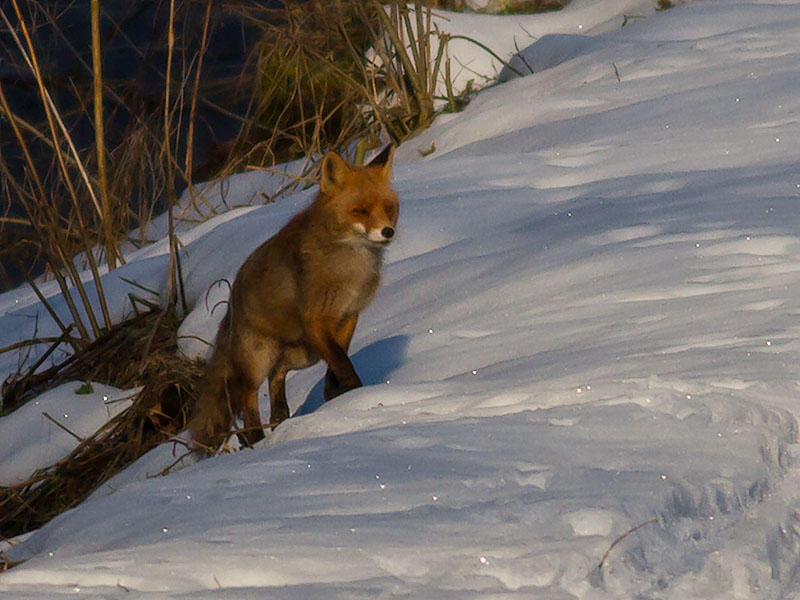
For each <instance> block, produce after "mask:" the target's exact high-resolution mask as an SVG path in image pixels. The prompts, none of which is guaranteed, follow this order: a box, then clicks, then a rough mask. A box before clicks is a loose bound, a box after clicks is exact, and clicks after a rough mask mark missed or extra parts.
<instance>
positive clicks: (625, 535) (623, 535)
mask: <svg viewBox="0 0 800 600" xmlns="http://www.w3.org/2000/svg"><path fill="white" fill-rule="evenodd" d="M653 523H658V519H650V520H649V521H645V522H644V523H640V524H639V525H637V526H636V527H633V528H631V529H629V530H628V531H626V532H625V533H623V534H622V535H621V536H619V537H618V538H617V539H615V540H614V541H613V542H611V545H610V546H609V547H608V550H606V553H605V554H603V558H601V559H600V564H599V565H597V568H598V569H602V568H603V565H604V564H605V562H606V559H607V558H608V555H609V554H611V551H612V550H613V549H614V546H616V545H617V544H619V543H620V542H621V541H622V540H624V539H625V538H626V537H628V536H629V535H630V534H632V533H634V532H636V531H639V530H640V529H641V528H642V527H644V526H645V525H651V524H653Z"/></svg>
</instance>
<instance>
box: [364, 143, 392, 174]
mask: <svg viewBox="0 0 800 600" xmlns="http://www.w3.org/2000/svg"><path fill="white" fill-rule="evenodd" d="M393 158H394V144H389V145H388V146H386V147H385V148H384V149H383V150H381V151H380V153H379V154H378V155H377V156H375V157H374V158H373V159H372V160H371V161H369V164H368V165H367V166H368V167H383V168H382V169H381V175H383V177H384V179H386V181H389V180H390V179H391V178H392V159H393Z"/></svg>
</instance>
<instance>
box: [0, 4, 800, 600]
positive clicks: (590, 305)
mask: <svg viewBox="0 0 800 600" xmlns="http://www.w3.org/2000/svg"><path fill="white" fill-rule="evenodd" d="M570 6H571V8H570V9H568V10H565V11H564V12H562V13H555V14H548V15H541V16H536V17H487V16H477V15H464V16H459V15H452V16H451V18H452V26H453V31H460V32H468V31H472V29H470V28H473V29H474V30H475V31H476V32H480V34H481V35H482V37H481V41H482V42H484V43H486V44H487V45H490V46H492V47H493V48H495V49H496V50H498V49H499V50H498V52H499V53H500V54H501V55H503V56H510V54H511V53H512V52H514V41H515V40H514V37H515V35H516V34H515V33H514V32H515V31H516V29H515V28H518V27H519V26H520V24H522V25H523V26H524V27H525V28H526V29H527V30H529V31H530V32H531V34H532V35H533V36H535V37H537V38H539V39H537V40H536V41H533V40H531V39H528V42H531V43H530V45H529V47H527V48H524V46H526V45H528V44H527V43H525V44H523V43H520V42H522V41H524V40H525V38H523V37H519V36H518V37H517V39H516V41H517V44H518V45H519V46H520V49H521V50H522V51H523V54H524V56H525V60H524V61H523V60H522V58H519V59H517V61H518V62H519V63H521V64H523V65H524V64H525V63H526V62H527V63H528V64H529V65H531V67H532V70H533V74H530V75H527V76H525V77H511V76H508V77H506V76H504V78H506V79H508V81H507V82H506V83H503V84H502V85H499V86H496V87H494V88H492V89H489V90H486V91H484V92H482V93H480V94H478V95H477V97H476V98H475V99H474V101H473V102H472V103H471V104H470V105H469V106H468V107H467V109H466V110H465V111H464V112H463V113H460V114H457V115H452V116H447V117H446V118H440V119H439V120H437V122H436V123H435V124H434V126H433V127H432V128H431V129H430V130H428V131H426V132H424V133H423V134H421V135H420V136H419V137H417V138H414V139H413V140H411V141H409V142H407V143H406V144H404V145H403V146H401V147H400V148H399V149H398V153H397V163H396V167H395V187H396V189H397V191H398V193H399V195H400V198H401V202H402V205H401V217H400V222H399V224H398V239H397V240H396V241H395V242H393V244H392V246H390V248H389V250H388V259H387V264H386V268H385V272H384V283H383V286H382V288H381V290H380V292H379V293H378V296H377V297H376V299H375V301H374V303H373V304H372V305H371V306H370V307H369V308H368V309H367V310H366V311H365V312H364V313H363V315H362V318H361V320H360V322H359V326H358V329H357V330H356V335H355V338H354V342H353V347H352V351H351V355H352V356H353V362H354V364H355V366H356V369H357V370H358V372H359V373H360V374H361V376H362V379H363V380H364V382H365V387H363V388H361V389H358V390H354V391H352V392H350V393H348V394H345V395H343V396H341V397H339V398H337V399H336V400H335V401H333V402H330V403H326V404H323V402H322V391H321V387H322V383H321V379H322V377H323V375H324V365H317V366H315V367H313V368H311V369H308V370H305V371H300V372H297V373H294V374H293V375H292V376H291V377H290V379H289V381H288V390H287V393H288V396H289V403H290V407H291V409H292V412H293V413H294V416H293V417H292V418H291V419H289V420H288V421H286V422H285V423H283V424H281V426H280V427H278V428H277V429H276V430H275V431H274V432H273V433H272V434H269V435H268V437H267V439H266V440H264V442H262V443H260V444H258V445H257V447H256V448H255V449H254V450H247V451H240V452H236V453H233V454H229V455H223V456H218V457H215V458H213V459H209V460H205V461H202V462H200V463H196V464H187V465H186V466H185V467H184V468H182V469H179V470H177V471H175V472H173V473H172V474H170V475H168V476H166V477H155V478H153V477H149V476H148V475H149V474H153V473H157V472H158V471H159V470H160V469H161V468H163V467H164V466H165V465H168V464H170V463H171V462H172V461H174V460H175V458H174V456H173V452H176V451H180V446H176V447H173V444H166V445H164V446H162V447H160V448H156V449H155V450H153V451H152V452H151V453H150V454H148V455H147V456H145V457H144V458H143V459H141V460H140V461H139V462H137V463H136V464H134V465H132V466H131V467H130V468H129V469H128V470H126V471H125V472H123V473H122V474H120V475H119V476H118V477H117V478H115V479H114V480H113V481H112V482H109V484H108V485H106V486H103V487H102V488H101V489H100V490H98V492H96V493H95V494H94V495H93V496H92V497H91V498H90V499H89V500H87V501H86V502H84V503H83V504H82V505H81V506H79V507H78V508H76V509H74V510H71V511H69V512H67V513H65V514H63V515H61V516H60V517H58V518H56V519H54V520H53V521H52V522H51V523H49V524H48V525H46V526H45V527H43V528H42V529H40V530H39V531H37V532H35V533H33V535H31V536H29V537H26V538H24V539H20V540H17V541H15V542H14V545H13V547H11V548H9V549H8V554H9V556H10V558H12V559H14V560H23V559H25V560H26V562H24V563H23V564H22V565H20V566H17V567H15V568H13V569H11V570H10V571H8V572H6V573H3V574H0V596H3V597H6V596H7V597H9V598H16V599H20V600H26V599H33V598H36V599H56V598H62V597H81V598H108V597H112V596H113V597H117V596H120V595H124V596H125V597H130V598H147V599H162V598H187V599H188V598H192V599H196V598H197V599H204V598H209V599H210V598H215V599H228V598H230V599H233V598H236V599H249V598H253V599H255V598H265V597H267V598H277V599H287V600H295V599H303V600H306V599H311V600H313V599H317V598H320V599H321V598H326V599H330V598H342V599H345V598H347V599H350V598H429V599H445V598H446V599H451V598H453V599H455V598H458V599H472V598H474V599H477V598H481V599H484V598H501V597H502V598H546V599H556V600H559V599H568V598H578V599H581V600H605V599H611V598H621V599H623V598H624V599H627V598H663V599H675V600H678V599H681V600H683V599H686V598H698V599H700V598H702V599H723V598H725V599H728V598H747V599H754V600H755V599H759V600H761V599H765V598H775V599H777V598H790V597H796V596H797V594H800V578H799V577H797V569H798V566H800V468H798V459H799V458H800V446H798V444H797V420H796V419H797V417H798V414H800V408H798V406H799V405H798V402H797V397H798V393H800V378H798V359H799V358H800V342H798V336H799V334H800V322H798V315H800V235H799V234H800V205H799V204H798V203H800V176H798V173H797V157H798V154H799V153H800V138H799V137H798V135H797V134H798V122H799V121H800V101H798V98H800V77H798V66H797V65H798V64H800V37H798V36H797V31H798V29H800V5H798V4H796V3H793V2H781V1H777V0H776V1H767V0H762V1H758V0H730V1H726V2H719V1H717V2H711V1H706V2H704V1H698V2H695V3H691V4H687V5H684V6H680V7H677V8H674V9H671V10H668V11H665V12H661V13H658V14H652V5H651V3H649V2H648V3H645V2H632V1H631V2H625V1H623V0H602V1H597V2H588V1H580V0H575V2H573V4H572V5H570ZM646 7H649V9H647V10H646ZM623 14H625V15H628V16H629V17H633V16H637V15H642V16H643V15H645V14H648V15H649V16H647V17H646V18H628V19H627V23H626V25H625V27H621V24H622V21H623V17H622V15H623ZM578 21H580V22H578ZM578 25H582V27H581V28H580V29H579V28H578V27H577V26H578ZM545 34H550V35H545ZM462 52H463V54H461V55H460V59H461V60H462V62H465V63H470V64H472V65H473V67H474V68H476V69H478V68H480V69H483V70H482V71H480V72H481V73H483V74H485V75H486V76H491V75H492V74H493V73H494V70H493V69H495V68H496V67H497V66H496V65H494V66H493V65H491V64H487V63H486V62H485V61H486V57H485V56H484V55H482V54H480V53H478V51H477V50H476V49H475V47H474V46H465V47H464V49H463V50H462ZM482 61H483V62H482ZM499 70H500V69H499V68H496V71H498V72H499ZM506 75H507V74H506ZM433 143H435V146H436V151H435V152H434V153H432V154H430V155H428V156H426V157H422V156H421V155H420V153H419V152H418V150H422V149H427V148H430V147H431V145H432V144H433ZM242 177H243V176H238V178H232V179H231V180H230V181H229V182H228V183H226V184H224V185H229V188H228V189H229V190H233V191H231V192H230V194H231V195H230V200H229V205H230V206H238V205H248V206H247V207H245V206H242V207H241V208H237V209H235V210H231V211H229V212H224V213H223V214H220V215H218V216H216V217H214V218H213V219H211V220H208V221H206V222H204V223H203V224H202V225H199V226H198V227H196V228H189V227H188V226H187V227H186V228H185V229H184V230H183V233H182V234H181V239H182V241H183V242H184V244H185V245H186V256H185V259H184V261H183V266H184V274H185V276H186V281H187V290H188V294H189V301H190V303H191V305H192V306H193V307H194V308H193V310H192V312H191V314H190V315H189V317H188V318H187V320H186V322H185V323H184V325H183V327H182V331H181V334H182V335H183V336H184V338H183V342H182V349H183V351H184V352H185V353H186V354H188V355H193V356H194V355H199V354H202V353H203V352H205V351H206V345H205V344H202V343H199V342H196V340H194V338H193V337H191V336H198V337H201V338H203V339H206V340H208V341H211V340H212V339H213V336H214V333H215V327H216V322H217V321H218V319H219V318H220V317H221V311H220V310H219V309H217V311H215V312H214V313H213V314H212V311H211V308H212V307H213V306H214V305H215V304H216V303H218V302H220V301H224V299H225V298H226V294H227V288H226V286H224V285H220V284H214V282H215V281H217V280H219V279H221V278H228V279H230V278H232V277H233V275H234V274H235V272H236V269H237V268H238V266H239V265H240V264H241V262H242V261H243V260H244V259H245V257H246V256H247V255H248V253H249V252H251V251H252V250H253V249H254V248H255V247H256V246H257V245H258V244H260V243H261V242H262V241H263V240H265V239H267V238H268V237H269V236H270V235H272V234H273V233H274V232H276V231H277V230H278V229H279V228H280V226H281V225H282V224H283V223H285V222H286V220H287V219H288V218H289V217H290V216H291V215H292V214H294V213H295V212H296V211H297V210H298V209H299V208H300V207H301V206H303V205H304V204H305V203H307V202H308V201H309V199H310V198H311V194H312V193H313V190H308V191H306V192H302V193H299V194H295V195H292V196H289V197H288V198H286V199H283V200H280V201H279V202H276V203H274V204H269V205H266V206H249V205H251V204H254V202H253V197H254V194H253V192H252V190H251V191H248V189H249V188H248V185H251V184H247V185H246V184H245V183H242V181H243V179H242ZM255 185H256V186H257V185H258V184H255ZM264 185H268V184H267V183H265V184H264ZM221 187H222V186H218V188H220V189H221ZM270 189H273V190H274V189H276V188H270ZM234 192H235V193H234ZM239 193H241V197H239V196H238V195H237V194H239ZM211 196H213V193H212V194H211ZM210 201H212V202H213V201H214V200H213V197H212V198H211V200H210ZM255 204H257V202H256V203H255ZM164 251H165V246H164V244H163V242H161V243H160V246H159V244H154V245H153V246H150V247H146V248H144V249H143V250H139V251H137V253H134V254H132V260H131V261H130V262H129V264H127V265H126V266H124V267H122V268H120V269H118V270H117V271H115V272H113V273H111V274H110V275H108V276H107V277H106V278H105V280H104V281H105V282H106V283H107V294H108V295H109V297H110V299H111V302H112V305H114V306H115V307H117V313H116V317H117V318H120V317H121V316H122V315H123V314H124V309H123V308H121V307H122V306H123V300H124V299H125V298H126V294H127V292H128V291H131V289H130V287H129V286H127V285H126V284H124V283H123V282H122V280H121V279H119V277H127V278H130V279H134V280H136V281H138V282H139V283H141V284H142V285H146V286H148V287H152V288H153V289H161V288H162V287H163V283H164V280H165V279H166V277H165V272H166V256H165V254H164ZM53 300H54V302H55V303H58V302H59V300H58V297H57V296H55V295H54V296H53ZM61 309H62V310H63V307H61ZM0 310H2V311H3V313H4V315H5V316H3V317H2V318H1V319H0V345H5V344H6V343H11V342H13V341H15V340H17V339H20V338H24V337H26V336H29V335H30V333H31V331H32V328H33V324H32V322H33V317H34V315H36V314H38V316H39V318H38V324H37V327H38V331H39V335H51V334H53V333H54V331H53V329H52V324H50V323H49V322H48V321H47V318H46V315H45V314H43V312H44V311H42V309H41V307H39V306H38V305H37V304H36V302H35V298H31V297H30V294H29V292H28V291H26V290H22V289H21V290H17V291H14V292H10V293H9V294H5V295H3V296H0ZM0 359H2V360H3V361H5V362H3V363H2V365H0V367H1V368H0V371H2V372H3V373H10V372H12V371H13V370H14V369H15V368H16V366H17V365H16V357H13V358H9V357H7V356H6V357H0ZM76 385H77V384H76ZM74 387H76V386H67V387H65V388H63V389H59V390H54V391H52V392H50V393H49V394H48V395H47V396H46V397H42V398H40V399H39V402H40V403H43V402H45V400H46V401H47V402H51V401H55V400H56V399H57V398H59V397H60V398H61V400H62V401H63V402H64V403H66V402H77V400H75V398H85V399H88V397H82V396H75V394H74V389H73V388H74ZM95 389H96V390H98V388H97V387H96V388H95ZM108 393H110V391H97V394H100V396H102V395H103V394H108ZM114 393H115V394H123V393H124V392H122V391H117V392H114ZM265 394H266V390H265V389H263V390H262V398H261V400H262V402H261V406H262V415H264V416H266V415H267V414H268V411H269V402H268V399H267V397H266V395H265ZM92 401H93V402H94V403H95V408H97V406H98V401H97V397H96V396H95V397H93V400H92ZM99 405H100V409H101V410H106V407H105V406H103V405H102V401H99ZM48 406H50V405H48ZM63 406H67V405H66V404H64V405H63ZM25 410H26V411H28V412H27V413H21V412H19V413H15V414H12V415H11V416H10V417H4V418H3V419H0V440H2V442H0V444H2V452H3V455H2V457H3V461H2V462H0V474H2V477H3V478H4V480H6V481H8V479H6V478H9V477H14V476H18V475H19V474H20V473H22V472H24V470H25V469H26V468H32V467H33V466H34V463H33V462H32V460H31V461H29V459H28V458H26V456H25V455H24V454H21V453H22V452H23V449H25V446H26V443H27V444H29V445H30V446H33V447H34V448H31V449H25V452H31V453H32V452H34V450H36V448H35V446H37V445H41V444H44V442H43V441H42V434H41V433H40V432H39V427H41V425H42V421H41V418H40V414H39V413H40V412H41V410H42V409H41V406H39V407H37V406H36V405H29V406H28V407H26V409H25ZM48 410H49V411H50V414H51V415H52V416H53V417H58V416H59V414H62V413H65V412H70V411H72V412H73V413H74V412H75V411H76V410H79V409H78V408H76V407H75V405H74V404H71V405H70V407H69V409H67V408H62V405H55V406H53V407H52V408H51V409H48ZM37 411H38V412H37ZM17 415H19V416H17ZM75 416H76V417H77V415H75ZM11 419H16V420H15V421H14V422H13V425H9V424H8V423H9V422H10V421H11ZM72 419H73V416H72V415H71V416H70V419H69V421H70V422H72ZM92 426H94V425H92ZM9 431H13V432H14V433H15V434H17V435H18V437H15V438H14V439H13V440H12V441H7V440H10V439H11V438H8V437H7V436H8V435H9V434H8V433H7V432H9ZM53 431H54V430H53ZM23 432H25V433H26V434H27V439H25V436H24V435H23ZM36 451H37V452H38V450H36ZM13 452H16V453H15V454H12V453H13ZM52 456H53V455H52V454H50V455H48V457H52ZM634 529H635V531H633V530H634ZM604 557H605V558H604ZM601 561H603V565H602V567H600V566H599V565H600V563H601ZM123 588H124V589H123ZM125 590H128V591H129V593H126V592H125Z"/></svg>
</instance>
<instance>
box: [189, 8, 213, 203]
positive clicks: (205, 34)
mask: <svg viewBox="0 0 800 600" xmlns="http://www.w3.org/2000/svg"><path fill="white" fill-rule="evenodd" d="M211 2H212V0H207V2H206V14H205V19H204V21H203V38H202V40H201V41H200V51H199V55H198V57H197V67H196V69H195V72H194V87H193V88H192V104H191V107H190V109H189V130H188V132H187V134H186V184H187V185H188V187H189V197H190V198H191V201H192V204H194V202H195V198H194V186H193V185H192V166H193V161H194V122H195V115H196V113H197V96H198V90H199V89H200V74H201V72H202V70H203V57H204V56H205V53H206V48H207V47H208V24H209V22H210V20H211Z"/></svg>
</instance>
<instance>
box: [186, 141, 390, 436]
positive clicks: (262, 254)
mask: <svg viewBox="0 0 800 600" xmlns="http://www.w3.org/2000/svg"><path fill="white" fill-rule="evenodd" d="M393 154H394V148H393V147H392V146H391V145H390V146H387V147H386V148H385V149H384V150H383V151H382V152H381V153H380V154H379V155H378V156H377V157H376V158H375V159H373V161H372V162H371V163H370V164H369V165H368V166H366V167H352V166H349V165H348V164H347V163H346V162H345V161H344V160H343V159H342V158H341V157H340V156H339V155H337V154H335V153H333V152H329V153H328V154H326V155H325V157H324V159H323V160H322V167H321V176H320V183H319V194H318V195H317V197H316V198H315V199H314V201H313V202H312V204H311V205H310V206H309V207H308V208H307V209H305V210H304V211H302V212H300V213H299V214H297V215H295V217H294V218H292V220H291V221H289V223H287V224H286V225H285V226H284V227H283V229H281V230H280V231H279V232H278V233H277V234H276V235H275V236H274V237H272V238H270V239H269V240H267V241H266V242H264V243H263V244H262V245H261V246H259V247H258V248H256V250H255V251H254V252H253V253H252V254H251V255H250V256H249V257H248V258H247V260H246V261H245V262H244V264H243V265H242V266H241V268H240V269H239V272H238V273H237V274H236V278H235V280H234V282H233V286H232V287H231V296H230V301H229V303H228V311H227V313H226V314H225V317H224V318H223V320H222V323H221V324H220V327H219V331H218V332H217V338H216V344H215V348H214V353H213V355H212V357H211V359H210V360H209V362H208V365H207V367H206V375H205V378H204V380H203V382H202V383H201V387H200V394H199V397H198V401H197V405H196V407H195V410H194V414H193V416H192V419H191V421H190V423H189V430H190V432H191V435H192V439H193V440H194V442H195V444H196V447H197V450H198V452H202V451H203V450H206V451H211V452H213V451H215V450H216V449H217V448H218V447H219V445H220V444H221V443H222V442H223V441H224V440H225V438H226V437H227V436H228V435H229V431H230V428H231V425H232V424H233V422H234V420H235V418H236V416H237V415H239V414H241V415H242V419H243V421H244V429H243V430H241V432H240V433H239V439H240V441H241V442H242V443H243V444H244V445H247V446H252V445H253V444H255V443H256V442H258V441H259V440H261V439H262V438H263V437H264V431H263V426H262V423H261V416H260V414H259V410H258V388H259V386H260V385H261V383H262V382H263V380H264V378H265V377H268V378H269V396H270V409H271V413H270V421H269V424H270V426H275V425H277V424H279V423H280V422H281V421H283V420H285V419H286V418H288V417H289V406H288V404H287V403H286V387H285V380H286V374H287V373H288V372H289V371H291V370H295V369H303V368H305V367H309V366H311V365H313V364H314V363H316V362H317V361H318V360H319V359H320V358H321V359H322V360H324V361H325V362H326V363H327V364H328V371H327V373H326V375H325V391H324V396H325V400H326V401H327V400H330V399H332V398H335V397H336V396H338V395H340V394H343V393H345V392H347V391H350V390H352V389H355V388H357V387H361V380H360V379H359V377H358V374H357V373H356V371H355V369H354V368H353V364H352V363H351V362H350V359H349V358H348V356H347V351H348V348H349V346H350V340H351V338H352V337H353V331H354V330H355V328H356V322H357V321H358V315H359V313H360V312H361V311H362V310H364V308H365V307H366V306H367V305H368V304H369V303H370V301H371V300H372V297H373V296H374V295H375V292H376V291H377V289H378V284H379V283H380V272H381V265H382V262H383V252H384V248H385V247H386V246H387V245H388V244H389V242H390V241H391V240H392V238H393V237H394V234H395V225H396V223H397V216H398V210H399V205H398V199H397V194H396V193H395V192H394V190H392V188H391V186H390V180H391V171H392V157H393Z"/></svg>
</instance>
